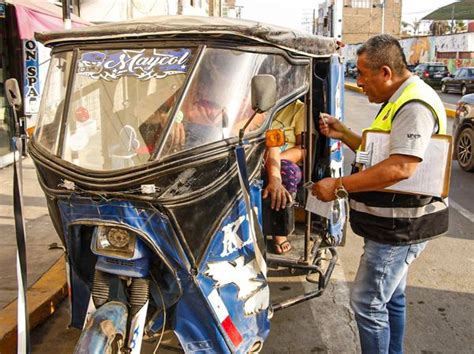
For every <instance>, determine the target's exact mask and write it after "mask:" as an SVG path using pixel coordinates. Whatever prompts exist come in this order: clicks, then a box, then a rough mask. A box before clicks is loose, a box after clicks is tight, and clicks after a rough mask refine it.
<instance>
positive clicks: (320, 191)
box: [312, 178, 337, 202]
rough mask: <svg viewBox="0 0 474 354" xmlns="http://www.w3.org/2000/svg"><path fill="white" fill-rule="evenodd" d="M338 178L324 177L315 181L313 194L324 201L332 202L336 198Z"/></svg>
mask: <svg viewBox="0 0 474 354" xmlns="http://www.w3.org/2000/svg"><path fill="white" fill-rule="evenodd" d="M336 188H337V178H324V179H322V180H320V181H319V182H317V183H315V184H314V185H313V188H312V194H313V195H314V196H315V197H316V198H318V199H319V200H321V201H323V202H330V201H331V200H334V199H336V194H335V191H336Z"/></svg>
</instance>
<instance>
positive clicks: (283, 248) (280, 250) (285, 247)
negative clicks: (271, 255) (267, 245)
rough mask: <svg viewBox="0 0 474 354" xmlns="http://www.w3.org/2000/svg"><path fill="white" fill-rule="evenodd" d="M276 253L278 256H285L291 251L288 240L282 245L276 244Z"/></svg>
mask: <svg viewBox="0 0 474 354" xmlns="http://www.w3.org/2000/svg"><path fill="white" fill-rule="evenodd" d="M274 246H275V253H276V254H285V253H287V252H289V251H291V248H292V247H291V243H290V241H288V240H285V241H282V242H280V243H277V242H274Z"/></svg>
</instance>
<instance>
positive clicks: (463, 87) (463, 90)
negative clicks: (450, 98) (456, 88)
mask: <svg viewBox="0 0 474 354" xmlns="http://www.w3.org/2000/svg"><path fill="white" fill-rule="evenodd" d="M466 94H467V87H466V85H462V86H461V95H463V96H464V95H466Z"/></svg>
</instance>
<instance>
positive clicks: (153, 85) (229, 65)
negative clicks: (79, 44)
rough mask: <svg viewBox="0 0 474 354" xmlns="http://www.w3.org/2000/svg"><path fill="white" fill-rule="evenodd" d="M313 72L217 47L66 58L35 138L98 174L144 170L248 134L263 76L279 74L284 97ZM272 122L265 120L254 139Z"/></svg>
mask: <svg viewBox="0 0 474 354" xmlns="http://www.w3.org/2000/svg"><path fill="white" fill-rule="evenodd" d="M73 58H76V59H75V61H74V59H73ZM71 65H72V70H71ZM306 69H307V66H306V65H295V64H292V63H290V62H289V61H288V60H287V59H286V58H285V57H284V56H282V55H278V54H266V53H255V52H245V51H239V50H233V49H225V48H210V47H204V48H202V49H201V50H200V48H198V47H190V48H182V47H177V48H145V49H143V48H141V49H133V48H131V49H103V50H97V49H94V50H85V49H84V50H81V51H78V54H77V55H76V56H73V55H72V52H61V53H56V54H54V55H53V57H52V59H51V64H50V70H49V72H48V78H47V81H46V88H45V91H44V94H43V99H42V106H41V109H40V114H39V123H38V127H37V129H36V132H35V136H34V138H35V140H36V142H38V143H39V144H40V145H41V146H42V147H43V148H45V149H47V150H48V151H49V152H50V153H52V154H54V155H56V156H59V157H60V158H61V159H63V160H65V161H67V162H70V163H72V164H74V165H77V166H79V167H82V168H85V169H89V170H94V171H111V170H119V169H123V168H131V167H134V166H138V165H143V164H146V163H148V162H150V161H153V160H154V159H163V158H166V157H169V156H171V155H173V154H176V153H178V152H181V151H186V150H190V149H193V148H196V147H200V146H204V145H206V144H211V143H214V142H217V141H221V140H225V139H230V138H233V137H236V136H238V133H239V129H240V128H241V127H242V126H243V125H244V124H245V122H246V121H247V120H248V119H249V118H250V117H251V115H252V114H253V110H252V108H251V102H250V97H251V96H250V90H251V88H250V87H251V80H252V77H253V76H255V75H257V74H271V75H273V76H275V78H276V80H277V100H278V99H281V98H283V97H286V96H288V95H289V94H291V93H292V92H296V91H301V90H302V89H303V88H304V87H305V86H307V84H308V78H307V70H306ZM70 80H72V84H71V85H69V86H68V82H69V81H70ZM68 87H69V88H68ZM268 119H269V116H268V115H264V114H259V115H257V117H255V119H254V120H253V122H252V124H251V125H249V127H248V128H247V130H246V134H249V133H252V132H255V131H258V130H259V128H261V127H263V126H265V125H266V120H268Z"/></svg>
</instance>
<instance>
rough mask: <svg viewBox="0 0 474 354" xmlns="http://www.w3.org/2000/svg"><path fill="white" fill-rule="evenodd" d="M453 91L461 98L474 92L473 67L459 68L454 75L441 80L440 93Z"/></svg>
mask: <svg viewBox="0 0 474 354" xmlns="http://www.w3.org/2000/svg"><path fill="white" fill-rule="evenodd" d="M454 91H455V92H460V93H461V95H463V96H464V95H466V94H468V93H469V92H473V91H474V67H469V68H459V69H458V70H456V72H455V73H454V75H450V76H448V77H445V78H444V79H442V80H441V92H445V93H446V92H454Z"/></svg>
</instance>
